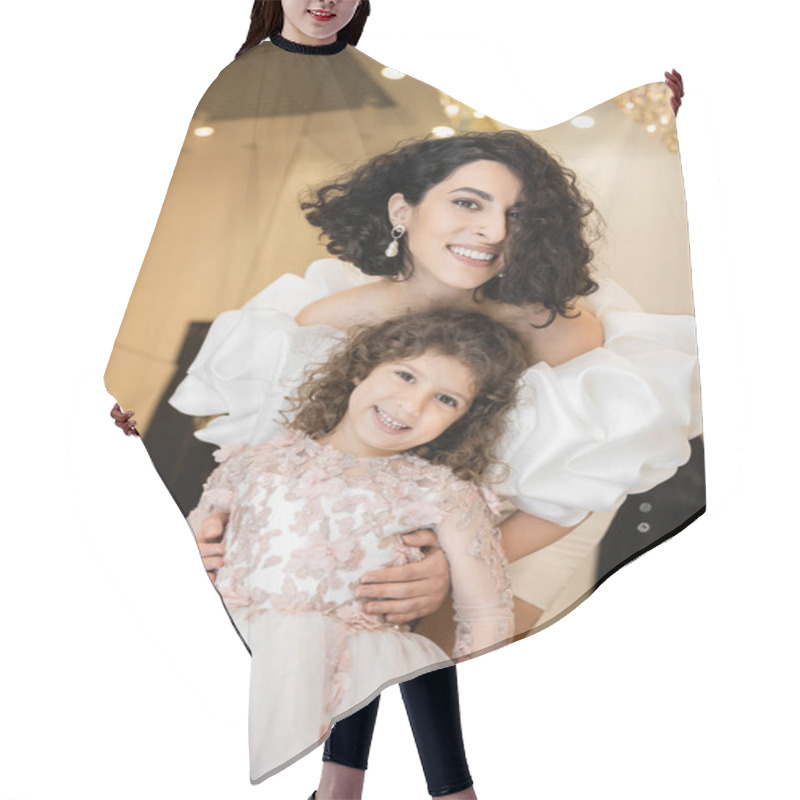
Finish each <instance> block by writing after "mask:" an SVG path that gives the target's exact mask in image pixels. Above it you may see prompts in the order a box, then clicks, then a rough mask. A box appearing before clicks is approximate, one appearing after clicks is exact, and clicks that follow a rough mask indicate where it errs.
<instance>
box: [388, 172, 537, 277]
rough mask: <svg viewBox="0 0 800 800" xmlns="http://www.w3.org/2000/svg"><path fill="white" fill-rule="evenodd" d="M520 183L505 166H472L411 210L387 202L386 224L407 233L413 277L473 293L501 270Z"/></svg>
mask: <svg viewBox="0 0 800 800" xmlns="http://www.w3.org/2000/svg"><path fill="white" fill-rule="evenodd" d="M521 193H522V182H521V181H520V179H519V178H518V177H517V176H516V175H515V174H514V173H513V172H512V171H511V170H510V169H509V168H508V167H507V166H505V164H500V163H499V162H497V161H473V162H472V163H470V164H465V165H464V166H463V167H459V168H458V169H457V170H456V171H455V172H453V173H452V175H450V176H449V177H448V178H445V180H443V181H442V182H441V183H439V184H437V185H436V186H434V187H432V188H431V189H429V190H428V193H427V194H426V195H425V197H423V198H422V200H421V201H420V203H419V204H418V205H416V206H412V205H410V204H409V203H408V202H407V201H406V199H405V198H404V197H403V195H402V194H395V195H393V196H392V197H391V198H390V200H389V219H390V220H391V222H392V224H393V225H396V224H397V223H398V222H399V223H401V224H403V225H405V226H406V229H407V233H406V236H407V237H408V238H407V240H406V246H407V250H408V253H409V258H410V260H411V266H412V267H413V270H414V273H416V272H417V271H421V272H426V273H429V274H430V275H432V276H433V277H434V278H435V279H436V280H438V281H439V282H440V283H442V284H443V285H445V286H448V287H450V288H453V289H470V290H472V289H476V288H477V287H479V286H481V285H483V284H484V283H486V281H488V280H490V279H491V278H493V277H495V275H497V274H499V273H500V272H502V270H503V248H504V245H505V240H506V236H507V235H508V229H509V223H512V222H513V221H514V219H515V218H516V217H515V214H516V208H517V204H518V203H519V198H520V195H521Z"/></svg>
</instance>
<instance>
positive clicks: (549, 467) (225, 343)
mask: <svg viewBox="0 0 800 800" xmlns="http://www.w3.org/2000/svg"><path fill="white" fill-rule="evenodd" d="M367 280H370V279H369V278H365V277H364V276H363V275H361V273H359V272H358V271H357V270H355V268H353V267H352V266H350V265H347V264H344V263H342V262H341V261H337V260H335V259H322V260H319V261H315V262H314V263H313V264H311V265H310V266H309V268H308V270H307V272H306V277H305V278H300V277H298V276H296V275H284V276H282V277H281V278H279V279H278V280H277V281H275V282H274V283H272V284H271V285H270V286H268V287H266V288H265V289H264V290H262V291H261V292H260V293H259V294H257V295H256V296H255V297H254V298H253V299H252V300H250V301H249V302H248V303H246V304H245V305H244V306H243V307H242V308H241V309H239V310H238V311H227V312H225V313H223V314H221V315H220V316H219V317H218V318H217V319H216V320H215V321H214V323H213V325H212V326H211V329H210V331H209V333H208V336H207V337H206V340H205V342H204V343H203V346H202V348H201V350H200V352H199V354H198V356H197V358H196V359H195V361H194V363H193V364H192V366H191V367H190V368H189V371H188V375H187V377H186V378H185V379H184V380H183V382H182V383H181V384H180V385H179V386H178V388H177V390H176V391H175V393H174V394H173V396H172V397H171V398H170V403H171V405H172V406H174V407H175V408H176V409H178V411H181V412H183V413H184V414H191V415H194V416H213V415H222V416H219V417H218V418H217V419H214V420H213V421H212V422H211V423H209V425H207V426H206V427H205V428H204V429H203V430H201V431H198V432H197V433H196V434H195V435H196V436H197V437H198V438H199V439H202V440H203V441H207V442H213V443H214V444H218V445H223V444H244V443H257V442H261V441H264V440H266V439H268V438H270V437H272V436H274V435H276V434H277V433H278V432H279V431H280V430H281V429H282V423H281V416H280V412H281V411H282V410H286V401H285V398H286V396H287V395H289V394H291V393H292V391H293V390H294V389H295V387H296V386H297V385H298V384H299V383H300V382H301V381H302V378H303V375H304V373H305V371H306V369H307V368H308V366H309V365H311V364H316V363H321V362H323V361H325V359H326V356H327V354H328V352H329V351H330V349H331V347H332V346H333V345H335V344H336V343H337V342H338V341H340V340H341V338H342V337H343V336H344V334H343V333H342V332H341V331H338V330H336V329H334V328H330V327H328V326H324V325H319V326H299V325H298V324H297V323H296V322H295V321H294V315H295V314H297V313H298V311H300V310H301V309H302V308H304V307H305V306H307V305H308V304H309V303H311V302H313V301H314V300H318V299H320V298H321V297H324V296H327V295H329V294H332V293H333V292H336V291H339V290H341V289H345V288H349V287H351V286H354V285H358V284H359V283H363V282H365V281H367ZM600 284H601V288H600V290H599V291H598V292H596V293H595V294H593V295H591V296H589V297H588V298H585V301H586V304H587V306H588V307H589V308H590V309H591V310H592V312H593V313H594V314H595V315H596V316H597V318H598V319H599V321H600V323H601V324H602V326H603V330H604V333H605V344H604V346H603V347H602V348H596V349H595V350H592V351H590V352H588V353H584V354H583V355H581V356H578V357H577V358H574V359H572V360H570V361H568V362H566V363H564V364H561V365H559V366H557V367H551V366H549V365H548V364H545V363H539V364H536V365H534V366H532V367H530V368H529V369H528V370H527V372H526V373H525V375H524V378H523V380H524V383H525V387H524V389H523V392H522V393H521V396H520V399H519V401H518V403H517V406H516V408H515V409H514V411H513V412H512V413H511V419H510V425H509V432H508V434H507V436H506V437H505V439H504V441H503V443H502V447H501V456H502V459H503V461H504V462H505V463H506V464H507V465H508V467H509V471H508V475H507V477H506V478H505V479H504V480H502V481H501V482H500V483H498V484H496V485H495V486H494V487H493V488H494V489H495V491H497V493H498V494H501V495H504V496H506V497H508V498H510V499H511V500H512V501H513V502H514V504H515V505H516V506H517V507H518V508H521V509H522V510H524V511H527V512H528V513H530V514H533V515H535V516H538V517H542V518H544V519H548V520H551V521H553V522H556V523H558V524H560V525H565V526H569V525H575V524H577V523H578V522H580V521H581V520H582V519H583V518H584V517H585V516H586V515H587V514H588V513H589V512H592V511H606V510H610V509H612V508H614V507H615V505H616V504H617V503H618V502H619V501H620V500H621V499H622V498H623V497H624V496H625V495H626V494H629V493H635V492H643V491H647V490H648V489H650V488H652V487H653V486H655V485H657V484H658V483H661V482H662V481H664V480H666V479H667V478H669V477H671V476H672V475H673V474H674V473H675V471H676V470H677V468H678V467H679V466H680V465H681V464H684V463H685V462H686V461H687V460H688V458H689V444H688V442H689V439H690V438H692V437H694V436H697V435H698V434H699V433H700V430H701V418H700V396H699V394H700V393H699V380H698V372H697V355H696V347H695V328H694V318H693V317H691V316H687V315H667V314H648V313H644V312H643V311H642V310H641V309H640V307H639V306H638V304H637V303H636V301H635V300H634V299H633V298H632V297H631V296H630V295H629V294H628V293H627V292H625V291H624V290H623V289H622V288H620V287H619V286H617V285H616V284H615V283H614V282H613V281H610V280H607V279H601V280H600Z"/></svg>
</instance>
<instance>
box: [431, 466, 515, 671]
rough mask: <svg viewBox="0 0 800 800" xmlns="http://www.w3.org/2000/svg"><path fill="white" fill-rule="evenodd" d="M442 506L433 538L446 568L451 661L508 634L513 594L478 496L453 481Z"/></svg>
mask: <svg viewBox="0 0 800 800" xmlns="http://www.w3.org/2000/svg"><path fill="white" fill-rule="evenodd" d="M444 505H445V515H444V517H443V518H442V520H441V522H440V523H439V525H437V527H436V535H437V538H438V539H439V544H440V546H441V548H442V550H443V551H444V554H445V556H446V557H447V561H448V562H449V564H450V578H451V581H452V592H453V608H454V610H455V621H456V643H455V648H454V650H453V658H462V657H464V656H469V655H472V654H475V653H479V652H480V651H481V650H485V649H486V648H487V647H491V646H492V645H495V644H498V643H500V642H504V641H506V640H507V639H508V638H510V637H511V636H512V635H513V633H514V612H513V595H512V591H511V581H510V579H509V577H508V562H507V561H506V557H505V555H504V553H503V549H502V547H501V544H500V531H499V530H498V529H497V527H496V526H495V524H494V516H493V513H492V511H491V509H490V508H489V505H488V504H487V502H486V499H484V495H483V494H482V493H481V491H480V490H479V489H478V488H477V487H476V486H474V485H473V484H471V483H466V482H464V481H460V480H458V479H456V478H453V482H452V491H450V492H449V497H448V499H447V501H446V502H445V504H444Z"/></svg>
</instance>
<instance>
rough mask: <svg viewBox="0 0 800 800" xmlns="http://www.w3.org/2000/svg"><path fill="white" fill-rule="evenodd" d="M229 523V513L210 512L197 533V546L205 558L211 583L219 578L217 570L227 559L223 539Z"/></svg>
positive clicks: (204, 562) (204, 563)
mask: <svg viewBox="0 0 800 800" xmlns="http://www.w3.org/2000/svg"><path fill="white" fill-rule="evenodd" d="M227 524H228V515H227V514H225V513H223V512H222V511H219V512H217V513H216V514H209V515H208V516H207V517H206V518H205V519H204V520H203V524H202V525H201V526H200V530H199V531H198V532H197V533H196V534H195V539H197V547H198V549H199V550H200V556H201V558H202V559H203V566H204V567H205V568H206V572H207V573H208V577H209V579H210V580H211V583H214V581H216V579H217V570H218V569H220V568H221V567H222V565H223V563H224V561H225V544H224V543H223V541H222V538H223V536H224V535H225V526H226V525H227Z"/></svg>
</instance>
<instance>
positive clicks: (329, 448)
mask: <svg viewBox="0 0 800 800" xmlns="http://www.w3.org/2000/svg"><path fill="white" fill-rule="evenodd" d="M303 438H304V439H305V440H306V441H308V442H313V444H314V445H315V446H316V447H317V448H318V449H319V450H322V451H325V452H327V453H330V454H332V455H334V456H336V457H339V458H342V459H344V460H345V461H365V462H372V463H379V462H381V461H394V460H395V459H396V458H402V457H403V456H405V455H406V453H393V454H392V455H390V456H355V455H353V454H352V453H346V452H345V451H344V450H340V449H339V448H338V447H334V446H333V445H332V444H327V443H326V442H321V441H320V440H319V439H312V438H311V437H310V436H308V435H303Z"/></svg>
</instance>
